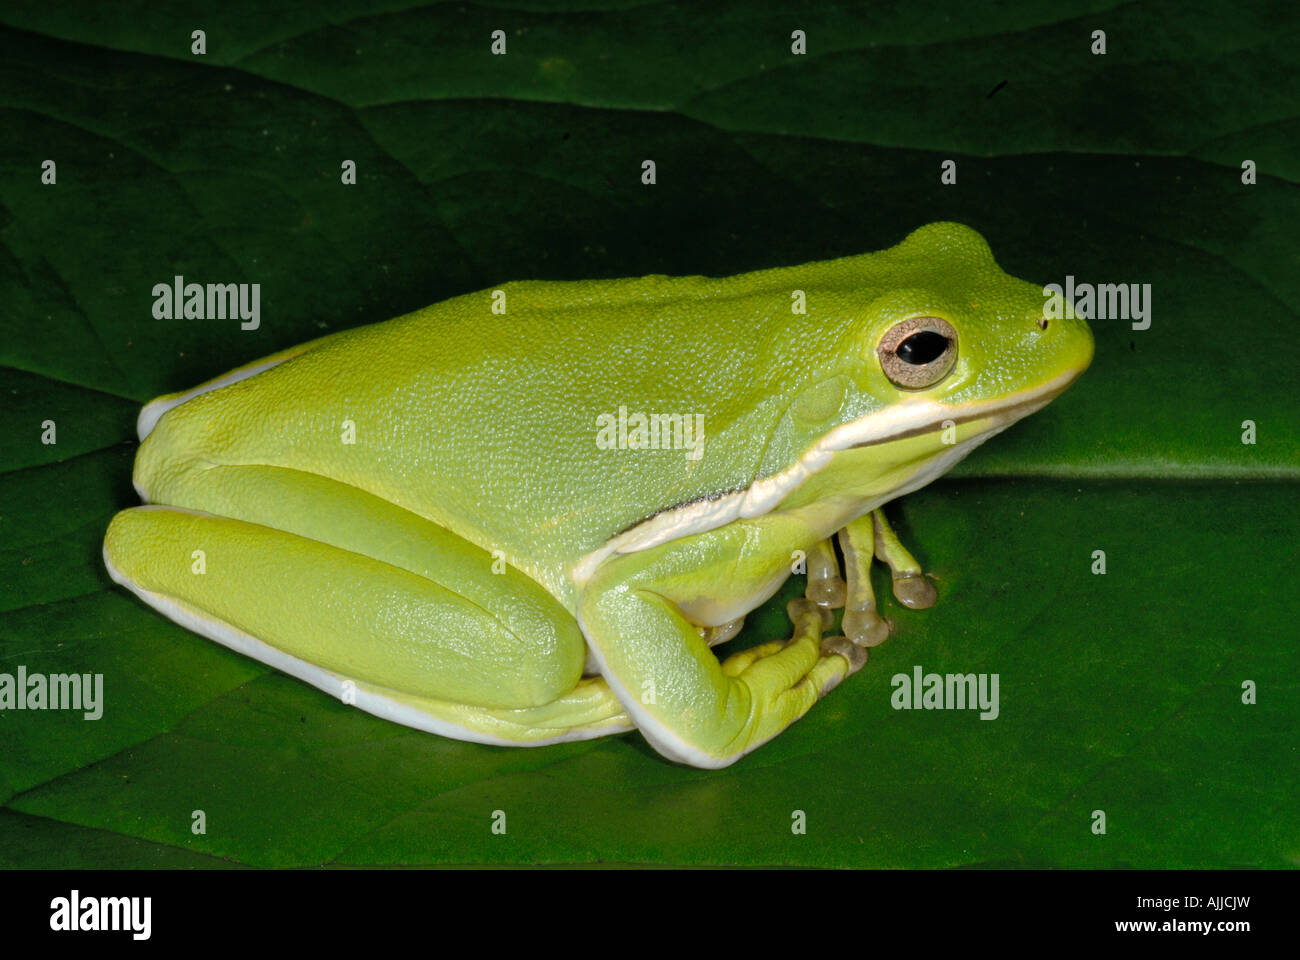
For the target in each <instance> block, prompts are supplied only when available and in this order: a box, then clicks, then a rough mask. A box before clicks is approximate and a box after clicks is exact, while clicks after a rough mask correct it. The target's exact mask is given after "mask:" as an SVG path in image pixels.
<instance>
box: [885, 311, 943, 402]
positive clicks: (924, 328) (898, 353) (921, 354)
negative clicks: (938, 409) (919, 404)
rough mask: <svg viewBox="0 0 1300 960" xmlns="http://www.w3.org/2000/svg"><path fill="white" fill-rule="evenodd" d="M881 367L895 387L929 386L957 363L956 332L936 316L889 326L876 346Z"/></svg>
mask: <svg viewBox="0 0 1300 960" xmlns="http://www.w3.org/2000/svg"><path fill="white" fill-rule="evenodd" d="M876 355H877V356H878V357H880V366H881V369H883V370H884V371H885V376H887V377H888V378H889V379H890V382H892V383H893V384H894V385H895V386H899V387H903V388H905V389H908V390H921V389H924V388H925V387H932V386H934V385H935V384H936V383H938V382H939V381H940V380H942V379H943V378H944V377H946V376H948V373H949V372H950V371H951V370H952V367H953V364H955V363H956V362H957V331H956V330H954V329H953V327H952V324H950V323H949V322H948V321H947V320H943V319H941V318H939V317H912V318H910V319H908V320H904V321H903V322H902V323H899V324H895V325H894V326H892V327H890V328H889V330H888V332H886V333H885V335H884V337H882V338H881V340H880V346H878V347H877V348H876Z"/></svg>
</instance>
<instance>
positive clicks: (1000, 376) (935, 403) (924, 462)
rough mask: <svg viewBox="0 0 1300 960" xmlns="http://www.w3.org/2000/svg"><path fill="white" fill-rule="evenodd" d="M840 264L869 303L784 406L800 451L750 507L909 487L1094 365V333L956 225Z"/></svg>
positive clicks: (934, 227)
mask: <svg viewBox="0 0 1300 960" xmlns="http://www.w3.org/2000/svg"><path fill="white" fill-rule="evenodd" d="M836 265H837V269H839V270H842V273H843V276H842V278H837V279H838V280H840V281H841V283H837V286H840V287H841V289H857V290H863V289H866V290H869V291H871V292H870V294H869V295H868V299H867V302H865V303H863V302H862V301H861V297H859V298H858V302H857V303H852V302H851V301H852V298H851V297H850V298H849V300H848V301H847V302H848V303H849V304H850V305H849V307H848V309H847V310H845V311H844V312H846V313H849V314H852V315H851V316H848V317H847V318H845V319H844V321H843V323H844V326H843V330H844V333H843V335H842V336H841V338H840V340H839V349H837V351H836V355H835V357H834V358H832V360H831V361H830V366H829V367H827V366H822V368H821V369H822V372H821V374H820V375H819V376H818V377H817V378H816V382H813V383H811V384H809V385H806V386H804V387H803V388H802V389H801V392H800V393H799V394H798V395H797V396H795V397H794V399H793V402H792V403H791V405H790V408H789V409H790V416H789V419H788V421H787V426H788V427H790V428H793V431H792V432H794V433H796V434H802V436H803V438H804V442H803V443H802V444H799V446H800V447H801V449H802V453H801V454H800V455H799V457H798V459H797V460H796V461H795V462H793V463H792V464H791V465H789V466H787V467H786V469H785V470H773V471H772V472H771V473H769V474H768V477H767V479H766V480H765V481H760V483H759V484H756V485H755V488H753V489H751V491H750V497H751V498H753V500H754V501H755V502H754V503H753V504H751V507H750V509H755V508H757V506H758V504H757V501H758V500H761V499H763V498H766V499H767V501H768V503H769V504H772V503H775V502H776V501H778V500H783V499H784V498H785V497H786V495H790V496H791V497H792V498H794V499H796V500H799V501H803V500H806V499H810V498H815V499H825V498H827V497H831V498H835V497H837V496H838V497H847V498H856V499H858V500H859V501H861V502H863V503H865V502H866V501H871V502H873V503H879V502H884V501H885V500H888V499H892V498H893V497H895V496H899V495H901V494H904V493H907V492H909V491H910V490H914V489H916V488H917V487H920V486H922V485H923V484H925V483H927V482H929V481H930V480H932V479H934V478H935V477H937V476H939V475H940V474H942V473H944V472H945V471H946V470H948V469H950V468H951V467H952V466H953V465H955V464H956V463H957V462H958V461H959V460H960V459H961V458H962V457H963V456H965V455H966V454H967V453H969V452H970V451H971V450H972V449H974V448H975V446H977V445H978V444H979V443H981V442H983V441H984V440H986V439H988V438H989V437H991V436H993V435H994V434H995V433H997V432H999V431H1001V430H1003V429H1005V428H1006V427H1008V426H1010V425H1011V424H1012V423H1014V422H1015V421H1017V420H1019V419H1020V418H1022V417H1025V416H1027V415H1029V414H1031V413H1033V412H1034V411H1036V410H1038V409H1040V408H1042V407H1043V406H1044V405H1046V404H1047V403H1049V402H1050V401H1051V400H1052V399H1053V398H1055V397H1056V396H1057V395H1059V394H1060V393H1061V392H1062V391H1063V390H1064V389H1065V388H1066V387H1067V386H1069V385H1070V383H1072V382H1073V381H1074V379H1075V378H1076V377H1078V376H1079V375H1080V374H1081V373H1082V372H1083V371H1084V370H1085V369H1086V368H1087V366H1088V364H1089V362H1090V361H1091V359H1092V352H1093V341H1092V333H1091V331H1090V330H1089V329H1088V325H1087V324H1086V323H1085V322H1084V321H1082V320H1077V319H1047V318H1045V317H1044V309H1043V306H1044V297H1043V294H1042V288H1041V287H1039V286H1035V285H1034V284H1031V283H1026V282H1025V281H1023V280H1017V279H1015V278H1014V277H1011V276H1008V275H1007V274H1006V273H1004V272H1003V271H1002V269H1001V268H1000V267H999V266H998V265H997V263H996V262H995V261H994V259H993V254H992V252H991V251H990V250H989V247H988V244H987V243H986V242H985V241H984V238H983V237H981V236H980V235H979V234H978V233H976V232H975V231H974V230H971V229H970V228H968V227H964V226H961V225H960V224H954V223H935V224H930V225H929V226H926V227H922V228H921V229H919V230H916V231H914V232H913V233H912V234H911V235H910V236H908V237H907V239H906V240H904V241H903V242H902V243H901V244H899V245H898V246H896V247H893V248H891V249H889V250H885V251H882V252H880V253H876V254H870V255H867V256H866V257H862V258H847V259H846V260H844V261H836ZM840 265H842V266H840ZM855 273H856V276H854V274H855ZM841 284H842V285H841ZM851 285H853V286H851ZM842 302H845V301H842ZM841 309H843V308H841ZM799 421H802V423H800V422H799ZM786 502H789V501H786Z"/></svg>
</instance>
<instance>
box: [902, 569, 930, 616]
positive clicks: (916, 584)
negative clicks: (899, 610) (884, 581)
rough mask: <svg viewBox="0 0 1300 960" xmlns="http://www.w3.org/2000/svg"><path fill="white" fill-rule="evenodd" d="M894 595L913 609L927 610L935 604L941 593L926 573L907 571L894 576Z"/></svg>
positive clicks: (904, 604)
mask: <svg viewBox="0 0 1300 960" xmlns="http://www.w3.org/2000/svg"><path fill="white" fill-rule="evenodd" d="M894 597H895V599H897V600H898V602H899V603H901V604H902V605H903V606H905V607H907V608H909V609H911V610H925V609H927V608H928V607H933V606H934V604H935V601H936V600H938V599H939V594H938V592H937V591H936V590H935V589H934V584H933V583H931V582H930V580H929V578H928V577H926V575H925V574H924V573H906V574H903V575H902V576H898V577H895V578H894Z"/></svg>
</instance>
